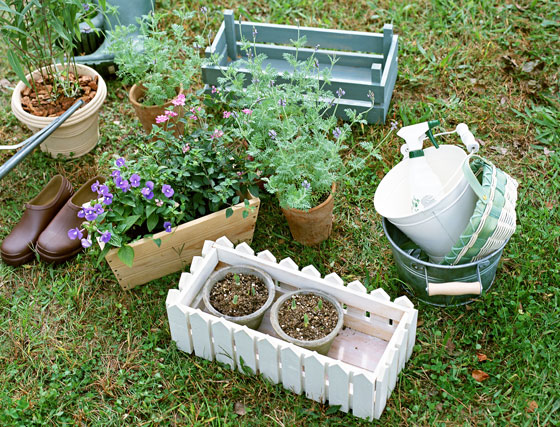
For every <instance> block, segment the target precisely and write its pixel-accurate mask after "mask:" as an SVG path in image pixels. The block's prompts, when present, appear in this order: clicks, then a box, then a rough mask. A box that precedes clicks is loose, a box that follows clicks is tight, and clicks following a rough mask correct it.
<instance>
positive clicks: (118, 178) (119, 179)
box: [113, 175, 123, 188]
mask: <svg viewBox="0 0 560 427" xmlns="http://www.w3.org/2000/svg"><path fill="white" fill-rule="evenodd" d="M113 182H114V183H115V185H116V186H117V187H119V188H120V185H121V182H123V179H122V178H121V176H120V175H118V176H116V177H114V178H113Z"/></svg>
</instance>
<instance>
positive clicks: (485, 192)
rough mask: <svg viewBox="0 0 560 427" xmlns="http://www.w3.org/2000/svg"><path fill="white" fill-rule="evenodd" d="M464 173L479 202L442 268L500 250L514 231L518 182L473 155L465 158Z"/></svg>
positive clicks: (467, 261)
mask: <svg viewBox="0 0 560 427" xmlns="http://www.w3.org/2000/svg"><path fill="white" fill-rule="evenodd" d="M471 160H472V162H471ZM463 172H464V174H465V178H466V179H467V181H468V183H469V185H470V186H471V188H472V189H473V191H474V192H475V193H476V195H477V196H478V201H477V203H476V206H475V209H474V213H473V215H472V216H471V219H470V221H469V224H468V225H467V228H466V229H465V231H464V232H463V233H462V234H461V236H460V237H459V240H458V241H457V243H456V244H455V246H453V248H452V249H451V251H450V252H449V253H448V254H447V255H446V256H445V258H444V259H443V261H442V262H441V264H442V265H458V264H465V263H470V262H474V261H478V260H479V259H482V258H484V257H485V256H488V255H490V254H491V253H493V252H495V251H496V250H498V249H499V248H500V247H502V246H503V245H504V243H505V242H507V241H508V240H509V238H510V237H511V236H512V234H513V233H514V232H515V219H516V215H515V203H516V201H517V185H518V184H517V181H516V180H515V179H513V178H512V177H511V176H509V175H508V174H507V173H505V172H504V171H502V170H500V169H498V168H497V167H496V166H494V165H493V164H492V163H491V162H490V161H488V160H486V159H484V158H482V157H480V156H476V155H470V156H468V157H467V158H466V159H465V162H464V163H463Z"/></svg>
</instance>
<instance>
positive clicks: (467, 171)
mask: <svg viewBox="0 0 560 427" xmlns="http://www.w3.org/2000/svg"><path fill="white" fill-rule="evenodd" d="M474 157H476V158H479V159H480V160H482V161H483V162H484V163H486V164H487V165H491V166H492V168H495V167H496V166H494V164H493V163H492V162H490V161H489V160H486V159H485V158H484V157H480V156H477V155H476V154H469V155H468V156H467V158H466V159H465V161H464V162H463V174H464V175H465V178H466V180H467V182H468V183H469V185H470V186H471V188H472V189H473V191H474V192H475V193H476V195H477V196H478V198H479V199H480V200H482V201H483V202H485V203H488V196H489V192H488V191H485V190H484V188H482V185H480V182H478V179H476V176H475V174H474V173H473V171H472V169H471V165H470V161H471V159H472V158H474Z"/></svg>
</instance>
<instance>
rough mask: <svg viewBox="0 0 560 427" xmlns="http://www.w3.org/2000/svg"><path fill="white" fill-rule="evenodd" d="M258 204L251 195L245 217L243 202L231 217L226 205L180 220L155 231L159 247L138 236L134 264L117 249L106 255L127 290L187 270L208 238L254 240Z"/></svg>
mask: <svg viewBox="0 0 560 427" xmlns="http://www.w3.org/2000/svg"><path fill="white" fill-rule="evenodd" d="M259 207H260V199H259V198H258V197H253V198H251V199H249V216H248V217H247V218H243V212H244V211H245V210H246V209H247V208H246V207H245V204H244V202H241V203H239V204H237V205H235V206H233V207H232V209H233V215H231V216H230V217H229V218H226V210H225V209H223V210H221V211H218V212H214V213H212V214H209V215H206V216H203V217H201V218H198V219H195V220H193V221H189V222H187V223H184V224H181V225H179V226H177V227H175V228H174V229H173V231H172V232H171V233H167V232H166V231H162V232H160V233H157V234H154V236H153V238H154V239H161V244H160V246H159V247H158V245H156V243H155V242H154V241H153V240H152V239H141V240H138V241H137V242H134V243H132V244H131V245H130V246H131V247H132V248H133V249H134V262H133V265H132V267H128V266H127V265H126V264H124V263H123V262H122V261H121V260H120V258H119V257H118V255H117V252H118V249H111V250H110V251H109V252H108V253H107V255H106V256H105V259H106V260H107V262H108V263H109V266H110V267H111V270H113V273H114V274H115V277H116V278H117V280H118V282H119V284H120V285H121V287H122V288H123V289H125V290H127V289H132V288H134V287H135V286H138V285H142V284H144V283H147V282H149V281H150V280H154V279H159V278H160V277H163V276H166V275H168V274H171V273H175V272H177V271H181V270H184V269H185V267H186V266H187V265H188V264H190V263H191V261H192V259H193V257H194V256H195V255H198V254H200V251H201V250H202V247H203V245H204V241H205V240H209V239H217V238H218V237H220V236H227V237H228V239H230V240H232V241H234V242H251V240H252V239H253V233H254V232H255V225H256V223H257V216H258V214H259ZM100 244H101V245H102V247H103V244H102V243H100Z"/></svg>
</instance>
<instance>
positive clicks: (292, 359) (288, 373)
mask: <svg viewBox="0 0 560 427" xmlns="http://www.w3.org/2000/svg"><path fill="white" fill-rule="evenodd" d="M302 355H303V353H302V351H301V350H300V349H299V348H298V347H296V346H293V345H290V346H286V347H283V348H281V349H280V359H281V362H282V384H283V385H284V388H286V389H288V390H291V391H293V392H294V393H297V394H300V393H301V392H302V390H303V381H302V375H301V367H302Z"/></svg>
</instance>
